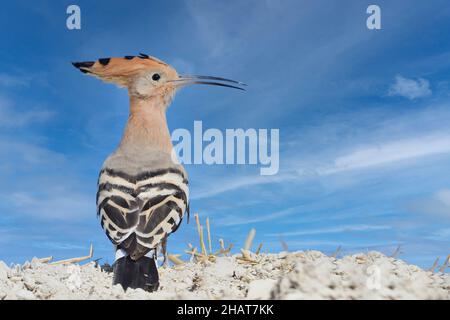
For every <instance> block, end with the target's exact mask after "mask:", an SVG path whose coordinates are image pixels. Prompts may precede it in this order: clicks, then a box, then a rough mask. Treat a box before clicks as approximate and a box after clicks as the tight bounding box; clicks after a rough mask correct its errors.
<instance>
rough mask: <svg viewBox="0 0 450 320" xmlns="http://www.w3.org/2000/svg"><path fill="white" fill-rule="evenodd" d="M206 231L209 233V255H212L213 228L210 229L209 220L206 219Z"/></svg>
mask: <svg viewBox="0 0 450 320" xmlns="http://www.w3.org/2000/svg"><path fill="white" fill-rule="evenodd" d="M206 231H207V232H208V247H209V253H210V254H211V253H212V244H211V228H210V227H209V218H206Z"/></svg>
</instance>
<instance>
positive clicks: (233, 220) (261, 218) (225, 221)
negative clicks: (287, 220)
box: [217, 206, 300, 226]
mask: <svg viewBox="0 0 450 320" xmlns="http://www.w3.org/2000/svg"><path fill="white" fill-rule="evenodd" d="M299 208H300V206H296V207H292V208H288V209H285V210H281V211H277V212H273V213H268V214H258V216H256V217H237V216H230V215H227V216H226V217H225V218H222V219H218V220H217V223H218V224H219V225H221V226H235V225H242V224H250V223H258V222H265V221H272V220H275V219H279V218H284V217H287V216H290V215H293V214H295V213H297V212H298V209H299Z"/></svg>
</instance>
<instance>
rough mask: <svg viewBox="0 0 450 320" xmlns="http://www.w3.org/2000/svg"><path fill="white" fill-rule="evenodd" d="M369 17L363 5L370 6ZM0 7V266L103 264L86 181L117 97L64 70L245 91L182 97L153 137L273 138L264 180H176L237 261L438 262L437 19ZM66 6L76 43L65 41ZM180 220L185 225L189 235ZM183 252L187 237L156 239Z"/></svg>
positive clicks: (344, 11)
mask: <svg viewBox="0 0 450 320" xmlns="http://www.w3.org/2000/svg"><path fill="white" fill-rule="evenodd" d="M373 3H375V2H373ZM373 3H372V2H368V1H335V2H331V1H298V0H296V1H269V0H266V1H260V0H247V1H227V2H219V1H170V2H169V1H126V2H125V1H106V0H105V1H95V2H94V1H42V0H40V1H34V2H33V4H31V3H30V2H29V1H14V2H9V3H5V4H2V10H1V12H0V39H1V43H2V50H1V51H0V181H1V183H0V198H1V201H0V212H1V213H2V214H1V215H0V235H1V236H0V259H2V260H5V261H7V262H23V261H25V260H27V259H31V258H32V257H33V256H41V257H42V256H49V255H54V256H55V258H67V257H71V256H77V255H84V254H86V252H87V250H88V247H89V244H90V243H91V242H92V243H93V244H94V248H95V256H96V257H97V258H100V257H103V258H104V259H105V260H109V261H111V257H112V246H111V245H110V243H109V242H108V240H107V239H106V236H105V235H104V234H103V231H102V230H101V228H100V225H99V221H98V220H97V218H96V213H95V192H96V181H97V177H98V171H99V168H100V167H101V165H102V162H103V160H104V159H105V158H106V157H107V156H108V154H109V153H110V152H112V151H113V150H114V148H115V147H116V146H117V144H118V141H119V139H120V136H121V133H122V130H123V128H124V125H125V122H126V118H127V115H128V97H127V92H126V91H125V90H123V89H119V88H116V87H114V86H112V85H108V84H104V83H101V82H100V81H98V80H96V79H93V78H88V77H85V76H83V75H82V74H81V73H79V72H77V70H75V69H74V68H73V67H72V66H71V64H70V62H71V61H83V60H93V59H97V58H101V57H110V56H123V55H133V54H137V53H139V52H144V53H148V54H150V55H153V56H156V57H158V58H160V59H162V60H164V61H166V62H168V63H170V64H172V65H173V66H175V68H177V70H178V71H179V72H180V73H193V74H208V75H218V76H224V77H229V78H233V79H238V80H241V81H244V82H246V83H248V84H249V87H248V91H247V92H246V93H245V94H242V93H240V92H238V91H231V90H225V89H222V88H213V87H211V88H206V87H201V88H194V87H192V88H187V89H184V90H182V91H180V92H179V93H178V95H177V97H176V98H175V100H174V103H173V105H172V106H171V107H170V108H169V110H168V120H169V127H170V129H171V130H174V129H176V128H187V129H189V130H192V129H193V122H194V121H195V120H202V121H203V126H204V128H219V129H221V130H224V129H226V128H244V129H247V128H269V129H270V128H278V129H280V171H279V174H278V175H276V176H271V177H261V176H260V175H259V167H257V166H232V165H227V166H207V165H189V166H187V170H188V172H189V175H190V183H191V197H192V201H191V209H192V213H195V212H198V213H199V214H200V216H201V217H202V218H203V219H204V218H206V217H209V218H210V219H211V222H212V229H213V230H212V232H213V239H214V241H217V240H218V239H219V238H223V239H225V242H226V243H228V242H233V243H235V246H236V247H238V246H239V245H240V244H241V243H243V241H244V239H245V237H246V234H247V233H248V231H249V230H250V229H251V228H252V227H254V228H256V230H257V234H256V240H255V241H256V242H264V249H265V250H269V251H279V250H281V242H280V239H282V240H283V241H285V242H286V243H287V245H288V246H289V249H290V250H300V249H317V250H322V251H324V252H326V253H331V252H333V251H335V250H336V248H337V247H338V246H341V247H342V252H343V253H352V252H361V251H366V250H379V251H382V252H384V253H386V254H390V253H392V252H393V251H394V250H395V248H396V247H397V246H398V245H401V248H402V254H401V256H400V257H402V258H403V259H405V260H407V261H409V262H411V263H415V264H418V265H420V266H422V267H429V266H431V264H432V263H433V261H434V259H435V258H436V257H441V261H442V260H443V259H444V258H445V256H446V255H447V254H449V253H450V250H449V249H450V246H449V243H450V166H449V164H450V126H449V125H448V124H449V122H450V79H449V74H450V72H449V71H450V41H449V37H448V30H449V28H450V7H449V6H448V4H447V2H446V1H427V2H415V3H414V5H412V4H411V2H410V1H395V2H394V1H376V4H378V5H379V6H380V7H381V14H382V29H381V30H377V31H374V30H368V29H367V28H366V19H367V17H368V15H367V14H366V8H367V6H368V5H369V4H373ZM70 4H78V5H79V6H80V8H81V15H82V29H81V30H72V31H70V30H68V29H67V28H66V18H67V15H66V8H67V6H68V5H70ZM191 221H193V220H191ZM188 242H194V243H196V242H197V238H196V235H195V225H194V223H190V224H188V225H187V224H183V225H182V227H181V228H180V229H179V231H177V233H176V234H174V235H173V236H171V238H170V240H169V251H171V252H181V251H182V250H184V248H185V247H186V244H187V243H188Z"/></svg>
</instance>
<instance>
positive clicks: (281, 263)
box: [0, 251, 450, 299]
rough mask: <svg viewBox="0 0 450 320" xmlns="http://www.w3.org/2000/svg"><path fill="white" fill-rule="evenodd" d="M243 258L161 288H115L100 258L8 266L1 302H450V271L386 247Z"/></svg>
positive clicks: (164, 282) (199, 268)
mask: <svg viewBox="0 0 450 320" xmlns="http://www.w3.org/2000/svg"><path fill="white" fill-rule="evenodd" d="M237 257H238V256H237V255H235V256H229V257H218V258H217V260H216V262H207V263H206V264H202V263H185V264H184V265H181V266H175V267H167V268H160V277H161V282H160V289H159V290H158V291H157V292H154V293H147V292H144V291H142V290H127V292H124V291H123V290H122V288H121V287H120V286H114V287H113V286H112V285H111V280H112V275H111V273H106V272H102V271H101V270H100V268H99V267H96V266H95V264H94V263H88V264H85V265H82V266H80V265H67V266H62V265H56V266H51V265H47V264H41V263H39V262H38V260H37V259H34V260H33V261H32V262H31V263H25V264H24V265H22V266H20V265H16V266H11V267H8V266H6V265H5V263H3V262H1V261H0V299H450V274H448V273H432V272H428V271H424V270H422V269H420V268H419V267H417V266H414V265H408V264H407V263H405V262H404V261H402V260H399V259H394V258H390V257H386V256H385V255H383V254H381V253H378V252H369V253H367V254H356V255H350V256H345V257H343V258H342V259H335V258H333V257H329V256H326V255H324V254H323V253H321V252H318V251H305V252H292V253H286V252H281V253H279V254H261V255H259V256H258V260H259V263H257V264H254V265H251V264H246V263H241V262H240V260H238V259H236V258H237Z"/></svg>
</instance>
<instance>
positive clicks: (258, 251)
mask: <svg viewBox="0 0 450 320" xmlns="http://www.w3.org/2000/svg"><path fill="white" fill-rule="evenodd" d="M262 246H263V244H262V242H261V243H260V244H259V246H258V249H256V252H255V254H256V255H258V254H259V253H260V252H261V248H262Z"/></svg>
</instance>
